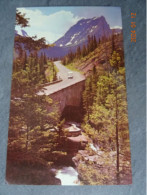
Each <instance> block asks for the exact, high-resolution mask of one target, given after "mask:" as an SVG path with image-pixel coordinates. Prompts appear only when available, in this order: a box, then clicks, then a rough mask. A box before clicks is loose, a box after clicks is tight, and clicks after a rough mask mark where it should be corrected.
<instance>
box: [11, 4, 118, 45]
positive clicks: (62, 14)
mask: <svg viewBox="0 0 147 195" xmlns="http://www.w3.org/2000/svg"><path fill="white" fill-rule="evenodd" d="M17 9H18V10H19V11H20V12H21V13H25V14H26V16H25V17H26V18H29V24H30V27H25V28H23V30H25V31H26V32H27V33H28V35H29V36H35V35H37V37H38V38H41V37H45V38H46V40H47V41H48V42H49V43H53V42H55V41H56V40H58V39H59V38H60V37H62V36H63V35H64V34H65V33H66V32H67V31H68V30H69V28H70V27H71V26H73V25H74V24H76V23H77V22H78V21H79V20H80V19H82V18H93V17H100V16H104V17H105V19H106V21H107V23H108V24H109V25H110V28H117V27H118V28H119V27H120V28H122V18H121V8H120V7H97V6H94V7H89V6H83V7H82V6H81V7H29V8H28V7H25V8H17ZM15 30H17V31H18V33H19V32H20V30H21V28H20V27H19V26H15Z"/></svg>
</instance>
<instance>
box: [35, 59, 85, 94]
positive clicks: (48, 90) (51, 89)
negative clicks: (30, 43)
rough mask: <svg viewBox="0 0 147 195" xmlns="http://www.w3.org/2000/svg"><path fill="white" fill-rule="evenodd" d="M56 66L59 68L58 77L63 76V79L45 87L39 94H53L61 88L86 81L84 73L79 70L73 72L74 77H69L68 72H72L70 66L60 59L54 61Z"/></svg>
mask: <svg viewBox="0 0 147 195" xmlns="http://www.w3.org/2000/svg"><path fill="white" fill-rule="evenodd" d="M54 64H55V65H56V67H57V68H58V70H59V72H58V73H57V76H58V78H61V79H62V81H61V82H58V83H55V84H52V85H49V86H45V87H43V89H41V90H40V91H39V92H38V93H37V94H38V95H51V94H53V93H55V92H57V91H59V90H62V89H64V88H67V87H69V86H71V85H74V84H76V83H79V82H80V81H84V80H85V77H84V75H82V74H80V73H79V72H76V71H72V72H73V78H70V79H69V78H68V73H69V72H71V70H69V69H68V68H66V67H65V66H64V65H62V64H61V62H60V61H56V62H54Z"/></svg>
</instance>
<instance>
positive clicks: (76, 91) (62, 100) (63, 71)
mask: <svg viewBox="0 0 147 195" xmlns="http://www.w3.org/2000/svg"><path fill="white" fill-rule="evenodd" d="M54 64H55V65H56V67H57V68H58V70H59V72H58V73H57V77H58V78H60V79H61V81H60V82H57V83H54V84H52V85H48V86H45V87H43V89H41V90H40V91H39V92H38V93H37V94H38V95H47V96H50V97H51V98H52V99H53V100H54V101H57V102H58V103H59V109H60V112H62V111H63V110H64V108H65V107H66V106H77V107H78V106H80V104H81V98H82V92H83V90H84V86H85V76H84V75H82V74H80V73H79V72H76V71H72V78H68V73H69V72H71V70H69V69H68V68H66V67H65V66H64V65H62V64H61V62H60V61H56V62H54Z"/></svg>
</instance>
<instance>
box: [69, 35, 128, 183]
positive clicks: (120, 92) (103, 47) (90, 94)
mask: <svg viewBox="0 0 147 195" xmlns="http://www.w3.org/2000/svg"><path fill="white" fill-rule="evenodd" d="M121 40H122V35H121V34H119V35H115V36H112V37H110V38H109V39H104V38H103V40H101V41H100V43H99V44H98V45H97V48H96V49H95V50H93V51H92V52H90V51H91V50H90V49H89V53H88V55H86V56H85V57H82V58H80V57H79V59H77V57H75V58H73V59H72V61H73V62H72V66H73V67H75V68H79V70H80V71H83V72H84V74H85V75H86V76H87V78H86V82H85V90H84V92H83V108H84V110H85V114H84V119H83V124H82V128H83V130H84V131H85V133H86V135H88V136H89V137H90V138H91V139H92V141H93V143H94V144H95V145H98V146H99V147H100V150H101V151H102V152H103V153H102V162H103V163H102V165H101V166H102V167H101V169H99V165H98V164H97V165H95V164H94V162H93V161H89V162H88V163H87V161H86V160H85V159H82V160H81V161H80V163H79V164H78V171H79V175H80V179H81V181H82V183H83V184H88V185H95V184H107V183H109V184H121V183H123V182H124V178H125V177H128V178H130V177H131V165H130V161H131V159H130V145H129V129H128V113H127V100H126V83H125V68H124V56H123V48H122V44H121ZM87 48H88V46H87ZM66 66H68V64H67V65H66ZM87 152H88V153H89V151H88V150H87ZM112 152H113V153H114V156H113V159H114V160H115V161H110V159H111V153H112ZM89 155H90V153H89ZM108 161H110V163H109V167H108V166H107V163H106V162H108ZM95 163H99V161H98V162H95ZM83 164H84V166H83ZM126 164H127V165H126ZM125 165H126V166H125ZM110 167H111V173H110V171H109V168H110ZM130 180H131V179H130ZM129 182H130V181H129Z"/></svg>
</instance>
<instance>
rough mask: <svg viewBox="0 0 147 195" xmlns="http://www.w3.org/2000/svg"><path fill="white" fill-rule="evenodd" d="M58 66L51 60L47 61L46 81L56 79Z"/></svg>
mask: <svg viewBox="0 0 147 195" xmlns="http://www.w3.org/2000/svg"><path fill="white" fill-rule="evenodd" d="M58 71H59V70H58V68H57V67H56V66H55V65H54V63H53V62H52V61H48V63H47V69H46V70H45V75H46V79H47V81H48V82H52V81H56V80H57V72H58Z"/></svg>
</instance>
